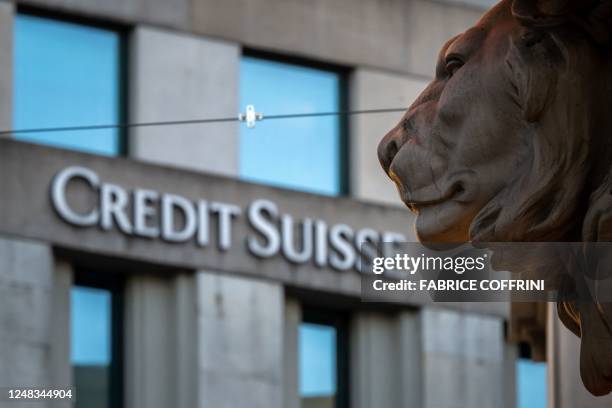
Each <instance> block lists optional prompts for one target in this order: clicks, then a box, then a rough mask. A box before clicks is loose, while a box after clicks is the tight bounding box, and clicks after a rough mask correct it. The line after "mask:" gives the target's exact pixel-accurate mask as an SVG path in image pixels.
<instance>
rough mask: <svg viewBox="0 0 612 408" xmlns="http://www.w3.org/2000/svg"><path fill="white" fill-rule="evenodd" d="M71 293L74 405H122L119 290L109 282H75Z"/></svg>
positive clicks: (99, 407)
mask: <svg viewBox="0 0 612 408" xmlns="http://www.w3.org/2000/svg"><path fill="white" fill-rule="evenodd" d="M70 297H71V303H70V305H71V353H70V359H71V363H72V368H73V382H74V386H75V388H76V404H75V407H76V408H80V407H83V408H85V407H87V408H110V407H113V408H115V407H121V404H122V396H121V394H122V393H121V384H122V375H121V338H122V336H121V320H120V316H121V303H120V300H121V297H120V294H119V292H118V291H117V289H116V288H114V287H111V286H105V287H93V286H81V285H77V286H74V287H73V288H72V291H71V296H70Z"/></svg>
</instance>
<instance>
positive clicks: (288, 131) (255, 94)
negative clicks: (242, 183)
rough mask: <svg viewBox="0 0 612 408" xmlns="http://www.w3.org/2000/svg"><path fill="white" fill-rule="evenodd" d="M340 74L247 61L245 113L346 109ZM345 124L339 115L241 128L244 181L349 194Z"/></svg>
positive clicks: (243, 64) (243, 85) (243, 95)
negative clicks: (249, 108)
mask: <svg viewBox="0 0 612 408" xmlns="http://www.w3.org/2000/svg"><path fill="white" fill-rule="evenodd" d="M342 89H343V85H342V75H341V74H340V73H339V72H337V71H332V70H325V69H315V68H310V67H306V66H300V65H294V64H288V63H282V62H276V61H271V60H265V59H259V58H253V57H243V59H242V62H241V67H240V105H241V107H240V109H241V110H244V109H245V106H246V105H254V106H255V109H256V111H257V112H262V113H263V114H264V116H265V115H283V114H295V113H317V112H336V111H338V110H341V108H342V104H343V98H342ZM343 121H344V119H343V118H341V117H338V116H320V117H307V118H290V119H275V120H269V121H265V120H264V121H263V122H258V123H257V125H256V127H255V128H253V129H248V128H247V127H246V126H241V134H240V175H241V177H243V178H244V179H247V180H251V181H255V182H261V183H267V184H272V185H276V186H281V187H288V188H293V189H298V190H304V191H309V192H314V193H320V194H327V195H339V194H343V193H345V191H344V190H345V184H346V183H345V181H344V178H345V174H344V173H345V172H344V170H343V166H344V160H343V154H344V149H345V146H344V143H343V131H342V129H343Z"/></svg>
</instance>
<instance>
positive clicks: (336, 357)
mask: <svg viewBox="0 0 612 408" xmlns="http://www.w3.org/2000/svg"><path fill="white" fill-rule="evenodd" d="M322 316H325V315H324V314H320V315H319V316H316V317H314V318H313V317H312V316H309V314H305V319H306V320H305V321H304V322H303V323H302V324H301V325H300V328H299V390H300V398H301V401H302V408H344V407H347V406H348V392H347V388H346V387H347V375H348V371H347V362H348V354H347V353H348V346H347V338H346V329H345V326H344V324H343V323H342V321H340V320H333V319H329V318H322Z"/></svg>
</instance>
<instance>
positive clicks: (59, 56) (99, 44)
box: [13, 14, 123, 155]
mask: <svg viewBox="0 0 612 408" xmlns="http://www.w3.org/2000/svg"><path fill="white" fill-rule="evenodd" d="M120 42H121V41H120V35H119V34H118V33H117V32H115V31H112V30H105V29H100V28H94V27H90V26H85V25H79V24H73V23H68V22H64V21H59V20H53V19H48V18H41V17H37V16H31V15H25V14H18V15H17V17H16V20H15V37H14V47H15V51H14V52H15V55H14V78H15V79H14V80H15V83H14V92H15V93H14V95H15V97H14V111H13V112H14V117H13V119H14V124H13V127H14V128H15V129H34V128H36V129H38V128H55V127H64V126H81V125H107V124H114V123H118V122H120V121H121V119H122V118H121V117H120V116H121V106H120V105H121V104H120V100H121V92H120V88H121V87H120V83H121V80H120V76H121V75H120V71H121V70H120V54H121V51H120V48H121V47H120ZM15 137H16V138H17V139H21V140H25V141H30V142H35V143H42V144H47V145H53V146H58V147H63V148H69V149H76V150H81V151H86V152H91V153H97V154H104V155H117V154H119V153H121V151H122V145H123V143H122V138H121V131H120V130H118V129H102V130H87V131H71V132H40V133H23V134H16V135H15Z"/></svg>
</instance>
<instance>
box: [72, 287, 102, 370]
mask: <svg viewBox="0 0 612 408" xmlns="http://www.w3.org/2000/svg"><path fill="white" fill-rule="evenodd" d="M71 307H72V325H71V329H72V348H71V360H72V363H73V364H76V365H108V364H110V361H111V293H110V292H109V291H107V290H104V289H95V288H89V287H84V286H75V287H73V288H72V292H71Z"/></svg>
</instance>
